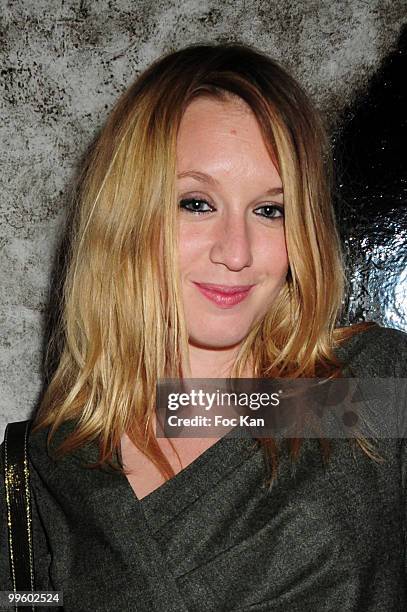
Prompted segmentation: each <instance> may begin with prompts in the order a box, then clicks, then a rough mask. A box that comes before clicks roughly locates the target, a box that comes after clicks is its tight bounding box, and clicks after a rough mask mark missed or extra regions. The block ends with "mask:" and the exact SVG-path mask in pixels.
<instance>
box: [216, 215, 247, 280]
mask: <svg viewBox="0 0 407 612" xmlns="http://www.w3.org/2000/svg"><path fill="white" fill-rule="evenodd" d="M210 259H211V261H212V262H213V263H217V264H219V263H220V264H223V265H225V266H226V267H227V268H229V269H230V270H233V271H236V272H237V271H239V270H241V269H242V268H246V267H248V266H250V265H251V264H252V261H253V257H252V245H251V239H250V235H249V228H248V227H247V222H246V220H245V219H244V218H242V217H237V216H234V217H233V218H232V217H231V216H229V217H227V218H225V219H220V220H219V223H218V224H217V225H216V228H214V236H213V243H212V247H211V250H210Z"/></svg>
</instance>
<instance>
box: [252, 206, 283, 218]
mask: <svg viewBox="0 0 407 612" xmlns="http://www.w3.org/2000/svg"><path fill="white" fill-rule="evenodd" d="M258 211H263V212H260V213H259V212H258ZM254 212H255V214H256V215H257V214H258V215H259V216H260V217H265V218H266V219H282V218H284V208H283V207H282V206H277V205H275V204H269V205H267V206H259V208H256V210H255V211H254Z"/></svg>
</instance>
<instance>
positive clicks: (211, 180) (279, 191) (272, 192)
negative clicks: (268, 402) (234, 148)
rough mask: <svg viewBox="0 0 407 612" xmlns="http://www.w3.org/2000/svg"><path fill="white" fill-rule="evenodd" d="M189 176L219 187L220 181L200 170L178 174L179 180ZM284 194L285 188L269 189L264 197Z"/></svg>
mask: <svg viewBox="0 0 407 612" xmlns="http://www.w3.org/2000/svg"><path fill="white" fill-rule="evenodd" d="M187 176H190V177H191V178H194V179H196V180H197V181H200V182H201V183H209V184H210V185H214V186H216V187H218V186H219V181H218V180H216V179H215V178H214V177H213V176H211V175H210V174H206V173H205V172H200V171H199V170H185V172H179V173H178V174H177V178H179V179H181V178H184V177H187ZM282 193H283V188H282V187H272V188H271V189H268V190H267V191H266V192H265V193H264V195H266V196H276V195H280V194H282Z"/></svg>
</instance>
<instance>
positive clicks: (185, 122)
mask: <svg viewBox="0 0 407 612" xmlns="http://www.w3.org/2000/svg"><path fill="white" fill-rule="evenodd" d="M177 173H178V194H179V197H178V201H179V206H180V210H179V267H180V274H181V283H182V295H183V301H184V308H185V316H186V323H187V329H188V333H189V342H190V344H192V345H195V346H199V347H202V348H213V349H225V348H232V347H235V346H237V345H239V344H240V343H241V342H242V341H243V340H244V339H245V337H246V336H247V334H248V332H249V331H250V329H251V327H252V325H253V323H254V322H255V321H257V320H259V319H260V318H261V317H263V315H264V314H265V313H266V311H267V310H268V309H269V307H270V305H271V304H272V303H273V301H274V299H275V298H276V296H277V294H278V292H279V291H280V288H281V287H282V285H283V284H284V282H285V278H286V275H287V271H288V260H287V250H286V243H285V236H284V216H283V194H282V184H281V179H280V176H279V174H278V172H277V170H276V167H275V165H274V164H273V162H272V160H271V158H270V156H269V154H268V152H267V150H266V147H265V144H264V142H263V138H262V134H261V131H260V128H259V126H258V124H257V121H256V119H255V116H254V115H253V113H252V111H251V110H250V109H249V107H248V106H247V105H246V104H245V103H244V102H243V101H240V100H238V101H237V102H236V101H228V102H220V101H217V100H214V99H211V98H206V97H202V98H197V99H196V100H194V101H193V102H191V104H190V105H189V106H188V108H187V110H186V112H185V114H184V116H183V119H182V121H181V125H180V130H179V134H178V142H177Z"/></svg>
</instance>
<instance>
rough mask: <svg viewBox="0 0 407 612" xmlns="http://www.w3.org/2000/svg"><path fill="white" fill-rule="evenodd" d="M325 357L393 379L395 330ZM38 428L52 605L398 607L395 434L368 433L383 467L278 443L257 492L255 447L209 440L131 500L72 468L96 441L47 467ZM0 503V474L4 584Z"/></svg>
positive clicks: (402, 559)
mask: <svg viewBox="0 0 407 612" xmlns="http://www.w3.org/2000/svg"><path fill="white" fill-rule="evenodd" d="M338 355H339V356H340V357H341V358H342V359H344V360H346V362H347V363H348V364H349V369H348V375H351V376H357V377H386V378H387V377H389V378H390V377H397V378H407V366H406V364H407V334H404V333H402V332H400V331H396V330H390V329H386V328H376V329H374V328H372V329H370V330H368V331H366V332H364V333H361V334H359V335H358V336H357V337H354V338H353V339H351V340H350V341H348V343H347V345H346V346H344V347H342V349H341V350H339V351H338ZM396 399H397V401H399V400H400V398H396ZM68 429H69V424H65V425H64V426H63V427H61V428H60V430H59V431H58V435H61V436H63V435H66V432H67V430H68ZM46 433H47V432H46V431H42V432H38V433H36V434H34V435H32V436H31V437H30V440H29V456H30V466H31V481H32V488H33V497H34V500H33V506H34V507H33V522H34V544H35V553H36V559H35V560H36V564H37V568H36V571H37V573H36V579H37V584H36V588H37V590H45V589H51V590H62V591H63V594H64V610H65V611H66V612H68V611H69V612H81V611H91V610H92V611H93V610H97V611H101V612H102V611H116V610H117V611H120V612H124V611H127V610H128V611H132V612H139V611H140V612H142V611H143V612H147V611H149V612H152V611H160V612H171V611H173V612H186V611H190V612H204V611H205V612H206V611H208V612H212V611H213V612H219V611H226V610H240V611H243V610H246V611H250V612H263V611H273V612H287V611H288V610H289V611H290V612H323V611H329V612H338V611H341V612H351V611H352V612H356V611H357V612H381V611H382V612H392V611H402V610H403V611H405V610H407V587H406V584H407V581H406V533H405V524H406V511H407V502H406V497H405V495H406V482H405V481H406V472H407V470H406V467H407V445H406V444H404V442H405V441H404V440H400V439H397V438H394V439H390V438H388V439H384V440H379V441H378V442H377V448H378V449H379V450H380V452H381V454H382V455H383V456H384V457H385V459H386V461H385V462H384V463H376V462H374V461H372V460H371V459H369V458H368V457H366V455H365V454H364V453H363V452H362V451H361V450H357V451H356V454H355V455H353V454H352V452H351V448H350V445H349V442H348V441H347V440H344V439H342V440H340V439H338V440H334V441H333V442H332V446H333V453H332V457H331V460H330V462H329V464H328V466H327V467H325V466H324V464H323V462H322V460H321V454H320V450H319V443H318V441H317V440H315V439H307V440H304V443H303V447H302V451H301V453H300V458H299V460H298V463H297V467H296V470H295V471H294V472H292V470H291V468H290V463H289V460H288V456H287V452H286V451H283V454H282V457H281V467H280V472H279V478H278V480H277V483H276V484H275V485H274V487H273V488H272V489H271V491H270V492H269V491H268V490H267V488H266V487H264V486H263V481H264V475H265V467H264V460H263V454H262V450H261V448H259V447H258V446H257V445H256V444H253V442H254V441H253V439H248V438H239V439H235V438H222V439H221V440H219V441H218V442H216V443H215V444H214V445H213V446H212V447H210V448H209V449H208V450H206V451H205V452H204V453H203V454H202V455H201V456H200V457H198V459H196V460H195V461H194V462H193V463H192V464H190V465H189V466H188V467H186V468H185V469H184V470H182V471H181V472H179V473H178V474H177V475H176V476H175V477H174V478H172V479H171V480H169V481H167V482H166V483H165V484H164V485H162V486H161V487H159V488H158V489H156V490H155V491H153V492H152V493H150V494H149V495H147V496H146V497H145V498H143V499H142V500H141V501H140V500H138V499H137V497H136V496H135V494H134V492H133V490H132V488H131V486H130V484H129V482H128V480H127V478H126V477H125V476H124V475H118V474H113V473H108V472H106V471H103V470H89V469H85V468H83V467H82V466H81V461H83V460H86V461H89V460H94V459H96V456H97V449H96V445H93V444H91V445H88V446H87V447H85V448H83V449H80V450H79V451H77V452H76V453H74V454H71V455H69V456H68V457H65V458H64V459H63V460H60V461H59V462H54V461H53V460H52V459H51V458H50V457H49V456H48V454H47V452H46V446H45V441H46ZM2 467H3V466H1V469H2ZM4 505H5V504H4V479H3V474H2V472H1V476H0V547H1V555H0V590H11V588H12V587H11V580H10V573H9V562H8V545H7V532H6V517H5V507H4ZM44 609H45V608H44ZM47 609H49V608H47Z"/></svg>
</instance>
